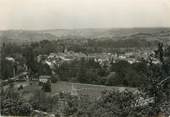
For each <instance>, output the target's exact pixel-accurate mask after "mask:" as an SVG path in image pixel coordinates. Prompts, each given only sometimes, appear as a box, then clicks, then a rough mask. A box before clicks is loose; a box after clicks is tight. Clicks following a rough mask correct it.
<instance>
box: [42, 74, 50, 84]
mask: <svg viewBox="0 0 170 117" xmlns="http://www.w3.org/2000/svg"><path fill="white" fill-rule="evenodd" d="M50 78H51V77H50V76H48V75H41V76H39V82H40V83H47V81H49V79H50Z"/></svg>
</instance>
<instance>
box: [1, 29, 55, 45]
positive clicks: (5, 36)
mask: <svg viewBox="0 0 170 117" xmlns="http://www.w3.org/2000/svg"><path fill="white" fill-rule="evenodd" d="M0 39H1V40H3V41H5V42H6V43H9V42H10V43H17V44H23V43H30V42H36V41H42V40H56V36H54V35H52V34H48V33H41V32H36V31H22V30H21V31H20V30H10V31H2V32H0Z"/></svg>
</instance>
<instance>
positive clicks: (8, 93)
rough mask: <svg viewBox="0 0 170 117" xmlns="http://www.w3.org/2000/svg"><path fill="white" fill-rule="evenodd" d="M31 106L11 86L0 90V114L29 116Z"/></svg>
mask: <svg viewBox="0 0 170 117" xmlns="http://www.w3.org/2000/svg"><path fill="white" fill-rule="evenodd" d="M31 111H32V106H31V105H30V104H29V103H27V102H26V101H25V100H24V99H23V98H22V97H21V96H20V94H19V93H18V92H16V91H15V90H14V89H13V87H12V86H11V87H9V89H7V90H5V91H1V114H2V115H5V116H9V115H13V116H29V115H30V113H31Z"/></svg>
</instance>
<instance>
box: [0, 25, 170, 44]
mask: <svg viewBox="0 0 170 117" xmlns="http://www.w3.org/2000/svg"><path fill="white" fill-rule="evenodd" d="M0 39H1V40H2V39H3V41H5V42H11V43H18V44H22V43H30V42H35V41H42V40H50V41H51V40H58V39H60V40H63V39H78V40H80V39H81V40H82V39H83V40H84V39H97V40H108V39H109V40H110V39H111V40H115V41H116V40H127V39H145V40H148V41H152V40H165V41H166V42H169V41H170V28H124V29H123V28H122V29H102V28H99V29H54V30H39V31H27V30H8V31H0Z"/></svg>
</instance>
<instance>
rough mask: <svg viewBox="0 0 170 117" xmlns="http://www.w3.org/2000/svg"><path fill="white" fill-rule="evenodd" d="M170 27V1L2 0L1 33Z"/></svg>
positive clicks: (0, 5)
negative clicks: (19, 30)
mask: <svg viewBox="0 0 170 117" xmlns="http://www.w3.org/2000/svg"><path fill="white" fill-rule="evenodd" d="M133 27H170V0H0V30H8V29H27V30H32V29H33V30H39V29H75V28H133Z"/></svg>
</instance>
